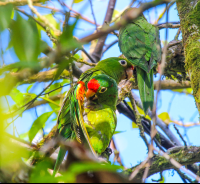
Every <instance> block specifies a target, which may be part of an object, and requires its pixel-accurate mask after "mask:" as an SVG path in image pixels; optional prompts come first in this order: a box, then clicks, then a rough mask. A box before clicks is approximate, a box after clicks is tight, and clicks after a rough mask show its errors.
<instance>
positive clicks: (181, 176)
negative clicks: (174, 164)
mask: <svg viewBox="0 0 200 184" xmlns="http://www.w3.org/2000/svg"><path fill="white" fill-rule="evenodd" d="M175 170H176V172H177V173H178V175H179V176H180V178H181V179H182V181H183V183H187V181H186V179H187V180H188V181H191V182H190V183H193V182H192V180H191V179H190V178H189V177H187V176H186V175H185V174H184V173H182V172H181V171H180V170H178V169H175Z"/></svg>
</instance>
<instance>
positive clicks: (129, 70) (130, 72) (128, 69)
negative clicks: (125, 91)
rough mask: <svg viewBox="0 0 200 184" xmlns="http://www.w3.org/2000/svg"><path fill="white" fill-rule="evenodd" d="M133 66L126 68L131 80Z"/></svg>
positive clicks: (128, 77)
mask: <svg viewBox="0 0 200 184" xmlns="http://www.w3.org/2000/svg"><path fill="white" fill-rule="evenodd" d="M133 69H134V68H133V67H131V68H127V69H126V75H127V80H129V79H130V78H131V77H132V75H133Z"/></svg>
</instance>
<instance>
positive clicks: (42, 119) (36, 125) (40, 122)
mask: <svg viewBox="0 0 200 184" xmlns="http://www.w3.org/2000/svg"><path fill="white" fill-rule="evenodd" d="M53 112H54V111H51V112H45V113H43V114H42V115H41V116H39V117H38V118H37V119H36V120H35V121H34V122H33V124H32V126H31V128H30V130H29V140H30V142H32V140H33V139H34V137H35V136H36V134H37V133H38V131H39V130H40V129H42V128H43V127H44V125H45V123H46V121H47V120H48V119H49V117H50V116H51V115H52V114H53Z"/></svg>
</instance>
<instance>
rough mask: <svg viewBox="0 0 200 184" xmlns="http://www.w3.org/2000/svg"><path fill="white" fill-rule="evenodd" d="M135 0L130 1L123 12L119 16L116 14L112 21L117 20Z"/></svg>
mask: <svg viewBox="0 0 200 184" xmlns="http://www.w3.org/2000/svg"><path fill="white" fill-rule="evenodd" d="M135 1H136V0H132V1H131V3H130V4H129V5H128V6H127V7H126V8H124V9H123V10H122V11H121V13H120V14H119V15H118V16H116V17H115V18H114V19H113V20H112V21H111V22H110V23H113V22H115V21H116V20H117V19H118V18H119V17H120V16H121V15H122V14H123V13H124V12H125V11H126V10H127V9H128V8H130V7H131V6H132V5H133V3H134V2H135Z"/></svg>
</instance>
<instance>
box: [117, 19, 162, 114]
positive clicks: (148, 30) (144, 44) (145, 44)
mask: <svg viewBox="0 0 200 184" xmlns="http://www.w3.org/2000/svg"><path fill="white" fill-rule="evenodd" d="M119 47H120V50H121V52H122V53H123V54H124V55H125V56H126V58H127V59H128V60H129V61H130V62H131V63H132V64H134V65H135V66H136V71H137V81H138V88H139V92H140V98H141V101H142V104H143V108H144V111H145V113H146V112H147V110H148V108H149V107H150V108H151V109H152V108H153V100H154V90H153V89H154V88H153V68H154V67H155V66H156V65H157V62H159V61H160V60H161V47H160V39H159V30H158V28H157V27H155V26H153V25H152V24H150V23H148V22H147V20H146V19H145V17H144V16H143V15H142V16H140V17H138V18H137V19H136V20H134V21H133V22H130V23H129V24H127V25H126V26H125V27H123V28H121V29H120V32H119Z"/></svg>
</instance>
